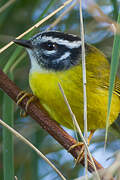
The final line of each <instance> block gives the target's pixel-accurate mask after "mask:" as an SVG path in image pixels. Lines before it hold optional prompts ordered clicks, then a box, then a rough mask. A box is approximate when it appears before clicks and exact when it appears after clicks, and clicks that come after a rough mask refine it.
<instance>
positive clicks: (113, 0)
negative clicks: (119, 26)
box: [111, 0, 119, 20]
mask: <svg viewBox="0 0 120 180" xmlns="http://www.w3.org/2000/svg"><path fill="white" fill-rule="evenodd" d="M111 3H112V4H113V9H114V11H113V18H114V19H115V20H117V18H118V11H119V5H118V2H117V0H111Z"/></svg>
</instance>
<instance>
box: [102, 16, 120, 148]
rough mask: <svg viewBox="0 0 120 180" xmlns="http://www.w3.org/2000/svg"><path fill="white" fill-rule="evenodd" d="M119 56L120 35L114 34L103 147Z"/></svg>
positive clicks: (119, 18) (119, 20) (119, 21)
mask: <svg viewBox="0 0 120 180" xmlns="http://www.w3.org/2000/svg"><path fill="white" fill-rule="evenodd" d="M117 22H118V23H120V14H119V15H118V20H117ZM119 56H120V34H116V35H115V37H114V42H113V49H112V60H111V69H110V86H109V96H108V110H107V120H106V133H105V146H104V147H106V142H107V134H108V127H109V117H110V109H111V101H112V92H113V89H114V83H115V77H116V74H117V69H118V63H119Z"/></svg>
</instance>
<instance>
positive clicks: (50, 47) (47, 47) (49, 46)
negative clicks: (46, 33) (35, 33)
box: [41, 41, 57, 51]
mask: <svg viewBox="0 0 120 180" xmlns="http://www.w3.org/2000/svg"><path fill="white" fill-rule="evenodd" d="M41 48H43V49H44V50H48V51H52V50H56V49H57V44H56V43H53V42H51V41H48V42H44V43H42V44H41Z"/></svg>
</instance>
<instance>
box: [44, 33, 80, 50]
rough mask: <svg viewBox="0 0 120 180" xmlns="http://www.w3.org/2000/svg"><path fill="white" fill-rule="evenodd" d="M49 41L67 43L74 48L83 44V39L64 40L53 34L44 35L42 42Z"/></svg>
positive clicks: (67, 45) (66, 44)
mask: <svg viewBox="0 0 120 180" xmlns="http://www.w3.org/2000/svg"><path fill="white" fill-rule="evenodd" d="M47 41H51V42H53V43H57V44H60V45H65V46H66V47H68V48H70V49H72V48H78V47H80V46H81V44H82V43H81V41H73V42H72V41H68V40H63V39H60V38H54V37H52V36H42V38H41V42H47Z"/></svg>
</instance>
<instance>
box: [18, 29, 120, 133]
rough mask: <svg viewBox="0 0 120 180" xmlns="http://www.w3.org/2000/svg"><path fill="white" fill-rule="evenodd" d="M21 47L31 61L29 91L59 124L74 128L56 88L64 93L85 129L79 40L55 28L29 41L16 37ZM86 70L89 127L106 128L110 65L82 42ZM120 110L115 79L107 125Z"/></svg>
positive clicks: (118, 84)
mask: <svg viewBox="0 0 120 180" xmlns="http://www.w3.org/2000/svg"><path fill="white" fill-rule="evenodd" d="M14 42H15V43H17V44H19V45H21V46H24V47H25V48H26V49H27V52H28V54H29V57H30V61H31V69H30V73H29V83H30V87H31V89H32V92H33V94H34V95H35V96H37V97H38V98H39V100H40V103H41V104H42V105H43V106H44V108H45V109H46V110H47V111H48V113H49V114H50V116H51V117H52V118H53V119H54V120H56V121H57V122H58V123H59V124H61V125H63V126H66V127H67V128H70V129H73V128H74V125H73V121H72V118H71V115H70V113H69V111H68V107H67V105H66V104H65V101H64V98H63V96H62V94H61V91H60V89H59V86H58V83H60V84H61V86H62V88H63V89H64V92H65V95H66V97H67V99H68V102H69V104H70V106H71V109H72V111H73V113H74V114H75V116H76V119H77V121H78V123H79V125H80V128H81V130H82V131H83V130H84V123H83V82H82V65H81V56H82V54H81V39H80V37H78V36H76V35H72V34H65V33H62V32H57V31H46V32H40V33H38V34H36V35H35V36H33V37H32V38H31V39H30V40H17V39H16V40H15V41H14ZM85 53H86V73H87V85H86V86H87V117H88V130H89V131H95V130H96V129H99V128H105V126H106V117H107V104H108V87H109V75H110V65H109V63H108V60H107V59H106V57H105V55H104V54H103V53H102V52H101V51H100V50H98V49H97V48H95V47H94V46H92V45H89V44H87V43H85ZM119 112H120V80H119V79H118V78H116V82H115V88H114V92H113V97H112V104H111V113H110V120H109V122H110V124H112V123H113V122H114V121H115V119H116V118H117V116H118V114H119Z"/></svg>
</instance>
